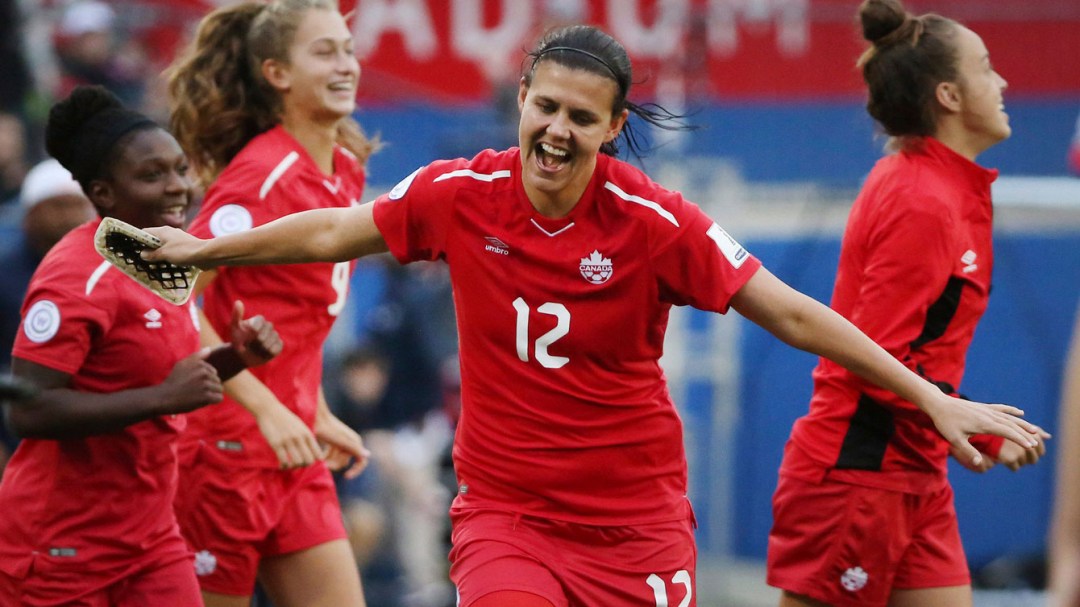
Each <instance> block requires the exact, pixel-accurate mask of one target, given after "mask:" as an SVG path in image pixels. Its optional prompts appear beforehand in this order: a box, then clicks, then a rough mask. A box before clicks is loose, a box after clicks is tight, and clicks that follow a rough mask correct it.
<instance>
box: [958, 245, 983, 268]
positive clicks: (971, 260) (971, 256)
mask: <svg viewBox="0 0 1080 607" xmlns="http://www.w3.org/2000/svg"><path fill="white" fill-rule="evenodd" d="M976 257H978V255H977V254H976V253H975V251H972V250H971V249H968V250H967V251H964V254H963V255H961V256H960V263H962V264H964V269H963V272H964V274H971V273H972V272H974V271H975V270H978V269H979V264H977V263H975V258H976Z"/></svg>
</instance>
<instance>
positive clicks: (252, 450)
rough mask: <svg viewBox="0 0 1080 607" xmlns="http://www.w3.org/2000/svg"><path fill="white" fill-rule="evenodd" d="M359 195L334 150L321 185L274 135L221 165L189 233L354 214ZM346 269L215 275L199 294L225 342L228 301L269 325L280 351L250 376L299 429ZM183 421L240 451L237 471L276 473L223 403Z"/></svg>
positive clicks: (264, 450)
mask: <svg viewBox="0 0 1080 607" xmlns="http://www.w3.org/2000/svg"><path fill="white" fill-rule="evenodd" d="M363 189H364V171H363V169H362V168H361V166H360V164H359V163H358V162H357V160H356V158H355V157H354V156H353V155H352V154H349V153H348V152H347V151H345V150H344V149H343V148H337V149H336V150H335V153H334V175H333V176H332V177H327V176H326V175H324V174H323V173H322V172H321V171H320V170H319V168H318V166H316V165H315V162H314V161H313V160H312V159H311V157H310V156H309V155H308V153H307V151H306V150H304V148H303V147H302V146H301V145H300V144H299V143H298V142H297V141H296V140H295V139H293V138H292V136H290V135H289V134H288V133H287V132H285V129H283V128H281V127H280V126H278V127H275V128H273V129H271V130H269V131H267V132H265V133H263V134H262V135H259V136H258V137H256V138H254V139H252V140H251V142H250V143H248V145H247V146H246V147H245V148H244V149H243V150H242V151H241V152H240V153H239V154H237V156H236V157H235V158H234V159H233V160H232V162H230V163H229V166H228V167H227V168H226V169H225V171H224V172H222V174H221V176H220V177H218V179H217V181H215V182H214V184H213V185H212V186H211V187H210V189H209V191H208V192H207V193H206V198H205V200H204V201H203V203H202V207H201V208H200V209H199V213H198V215H197V216H196V217H195V220H194V221H193V222H192V224H191V227H190V229H189V231H190V232H191V233H192V234H194V235H196V236H199V237H201V238H210V237H215V236H221V235H223V234H231V233H233V232H240V231H244V230H248V229H251V228H252V227H255V226H259V225H262V224H264V223H269V222H270V221H273V220H274V219H277V218H279V217H282V216H284V215H289V214H291V213H297V212H300V211H305V210H308V209H322V208H329V207H347V206H350V205H353V204H359V202H360V197H361V195H362V194H363ZM355 265H356V264H355V262H341V263H336V264H334V263H310V264H293V265H276V266H248V267H222V268H219V269H218V277H217V279H216V280H214V281H213V282H212V283H210V286H209V287H207V289H206V291H205V292H204V293H203V310H204V311H205V313H206V316H207V318H209V319H210V321H211V324H212V325H213V326H214V329H216V330H217V332H218V334H219V335H222V336H223V337H224V338H225V339H228V337H227V336H228V326H229V320H230V318H231V314H232V306H233V302H234V301H236V300H240V301H243V302H244V305H245V313H246V314H248V315H255V314H262V315H263V316H265V317H266V318H267V319H269V320H270V321H272V322H273V323H274V328H275V329H277V332H278V333H279V334H280V335H281V339H282V341H283V342H284V349H283V350H282V352H281V354H280V355H278V356H277V357H276V358H274V359H273V360H271V361H270V362H269V363H267V364H265V365H262V366H259V367H256V368H254V369H251V372H252V373H254V374H255V376H256V377H258V378H259V379H260V380H261V381H262V382H263V383H264V384H266V386H267V387H268V388H270V390H271V391H272V392H273V393H274V394H275V395H276V396H277V397H278V399H279V400H280V401H281V402H282V403H284V404H285V405H286V406H287V407H289V408H290V409H292V410H293V411H294V412H295V413H296V414H297V415H299V416H300V418H301V419H303V420H304V421H305V422H306V423H307V424H308V426H311V425H312V424H313V423H314V421H315V410H316V405H317V401H316V396H317V394H318V390H319V385H320V383H321V381H322V362H323V358H322V347H323V341H324V340H325V339H326V336H327V334H328V333H329V332H330V328H331V326H332V325H333V324H334V320H335V319H336V318H337V316H338V314H339V313H340V312H341V311H342V310H343V309H344V305H345V296H346V293H348V289H349V277H350V276H351V275H352V270H353V268H354V267H355ZM188 417H189V421H188V424H189V430H188V432H187V433H186V437H190V438H191V439H193V440H207V441H213V442H214V443H215V444H217V443H218V441H227V442H229V443H232V444H233V445H242V446H243V447H242V448H243V450H244V452H245V457H244V458H242V459H241V460H238V461H243V462H245V463H248V464H252V465H257V466H267V467H271V468H276V467H277V466H278V461H277V456H275V455H274V452H273V451H272V450H271V449H270V447H269V445H267V443H266V440H264V439H263V438H262V435H261V434H259V430H258V426H257V424H256V423H255V418H254V417H253V416H252V415H251V413H249V412H248V411H247V410H246V409H244V408H243V407H242V406H241V405H240V404H238V403H237V402H235V401H233V400H232V399H230V398H228V397H226V398H225V401H224V402H223V403H221V404H220V405H218V406H215V407H207V408H205V409H200V410H199V411H196V412H194V413H192V414H190V415H189V416H188ZM234 448H236V447H234Z"/></svg>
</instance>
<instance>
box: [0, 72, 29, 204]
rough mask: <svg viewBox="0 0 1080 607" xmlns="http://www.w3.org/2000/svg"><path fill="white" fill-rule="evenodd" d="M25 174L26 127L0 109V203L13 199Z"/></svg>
mask: <svg viewBox="0 0 1080 607" xmlns="http://www.w3.org/2000/svg"><path fill="white" fill-rule="evenodd" d="M0 73H4V72H3V71H2V70H0ZM0 80H3V78H0ZM25 176H26V128H25V127H24V125H23V122H22V120H21V119H20V118H19V116H18V115H17V114H14V113H11V112H6V111H3V110H0V204H3V203H6V202H11V201H12V200H14V199H15V197H16V196H17V195H18V193H19V188H20V187H22V181H23V177H25Z"/></svg>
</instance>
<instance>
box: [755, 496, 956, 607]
mask: <svg viewBox="0 0 1080 607" xmlns="http://www.w3.org/2000/svg"><path fill="white" fill-rule="evenodd" d="M767 581H768V583H769V585H770V586H775V587H777V588H781V589H783V590H787V591H789V592H793V593H796V594H801V595H805V596H809V597H810V598H813V599H816V600H818V601H823V602H826V603H829V604H831V605H834V606H836V607H849V606H850V607H875V606H881V607H884V606H885V605H887V604H888V601H889V595H890V594H891V593H892V591H893V590H894V589H914V588H939V587H945V586H963V585H968V584H970V583H971V574H970V572H969V571H968V566H967V559H966V558H965V556H964V549H963V546H962V544H961V543H960V530H959V528H958V526H957V520H956V509H955V508H954V506H953V492H952V488H951V487H949V486H946V487H945V489H942V490H941V491H938V492H936V493H931V494H927V495H912V494H907V493H901V492H897V491H886V490H884V489H875V488H870V487H863V486H859V485H849V484H846V483H838V482H835V481H829V480H825V481H823V482H821V483H819V484H815V483H811V482H807V481H804V480H801V479H796V478H792V477H789V476H781V477H780V482H779V484H778V486H777V488H776V493H775V495H774V496H773V527H772V530H771V531H770V533H769V553H768V574H767Z"/></svg>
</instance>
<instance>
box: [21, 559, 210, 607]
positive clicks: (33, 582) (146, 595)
mask: <svg viewBox="0 0 1080 607" xmlns="http://www.w3.org/2000/svg"><path fill="white" fill-rule="evenodd" d="M52 573H54V574H55V573H61V572H52ZM65 578H68V579H65ZM85 583H86V575H85V574H80V573H79V572H67V574H66V575H51V574H50V573H49V572H37V571H32V572H31V573H30V575H29V576H27V577H26V578H25V579H17V578H14V577H11V576H8V575H6V574H5V573H3V572H2V571H0V605H5V606H6V605H20V606H21V607H46V606H55V605H63V606H64V607H145V606H146V605H161V604H162V601H163V600H164V598H165V597H167V601H166V602H167V603H168V604H169V605H175V606H176V607H202V604H203V601H202V594H201V593H200V592H199V583H198V582H197V581H196V580H195V574H194V572H193V571H192V570H191V559H190V558H184V559H181V560H174V561H172V562H170V563H167V564H164V565H159V566H156V567H151V568H148V569H145V570H137V571H135V572H134V573H130V574H127V575H124V576H122V577H120V578H119V579H117V580H114V581H112V582H109V583H107V584H106V585H105V586H103V587H98V588H95V589H93V590H85V589H84V590H76V589H75V588H78V587H79V586H80V585H82V586H85Z"/></svg>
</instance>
